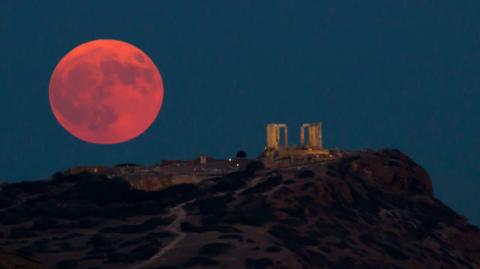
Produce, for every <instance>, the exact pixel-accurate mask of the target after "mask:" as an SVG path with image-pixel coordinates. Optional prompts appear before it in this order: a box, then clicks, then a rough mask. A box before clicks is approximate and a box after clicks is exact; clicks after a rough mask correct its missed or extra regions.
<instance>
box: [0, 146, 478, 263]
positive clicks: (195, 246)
mask: <svg viewBox="0 0 480 269" xmlns="http://www.w3.org/2000/svg"><path fill="white" fill-rule="evenodd" d="M238 167H239V169H237V170H235V171H228V173H221V174H219V175H218V176H215V177H210V178H205V177H204V176H201V177H195V180H192V181H181V183H177V182H175V180H174V178H173V180H171V181H169V182H170V183H169V184H166V185H165V184H164V185H162V186H161V187H156V188H155V190H153V191H147V190H144V189H135V188H132V186H133V185H132V183H131V181H129V180H126V179H125V177H122V175H121V174H118V173H103V172H101V171H100V172H99V171H98V170H96V171H95V173H91V172H90V173H88V172H79V173H57V174H56V175H55V176H54V177H53V178H52V179H49V180H43V181H35V182H24V183H15V184H9V185H5V186H3V187H2V189H1V190H0V249H2V250H3V251H8V252H10V253H16V254H18V255H22V256H25V257H31V258H33V259H35V260H38V261H40V262H42V263H43V264H45V265H47V266H51V267H55V268H59V269H75V268H79V269H80V268H82V269H83V268H90V269H94V268H101V269H110V268H112V269H113V268H132V269H134V268H136V269H142V268H145V269H147V268H151V269H175V268H252V269H262V268H276V269H282V268H295V269H296V268H369V269H372V268H395V269H399V268H472V269H474V268H480V230H479V229H478V228H477V227H475V226H472V225H470V224H468V222H467V220H466V219H465V218H464V217H462V216H460V215H458V214H457V213H455V212H454V211H453V210H451V209H450V208H449V207H447V206H445V205H444V204H443V203H442V202H441V201H439V200H438V199H436V198H435V197H434V195H433V191H432V183H431V181H430V179H429V177H428V175H427V173H426V172H425V171H424V170H423V169H422V168H421V167H420V166H418V165H417V164H416V163H415V162H414V161H412V160H411V159H410V158H408V157H407V156H405V155H404V154H402V153H401V152H399V151H397V150H382V151H362V152H346V153H345V154H342V156H341V157H338V158H332V159H328V160H310V161H309V162H304V163H301V162H298V163H294V164H292V165H285V166H275V165H271V164H270V165H267V166H266V167H264V166H263V164H262V163H261V162H260V161H258V160H256V161H251V162H246V163H243V164H242V165H241V166H238ZM144 170H145V169H144ZM149 180H152V178H151V177H150V178H149ZM158 180H161V178H159V179H158ZM2 266H3V265H2V262H1V261H0V268H2ZM3 268H10V267H5V266H4V267H3ZM12 268H15V267H12ZM17 268H35V267H17Z"/></svg>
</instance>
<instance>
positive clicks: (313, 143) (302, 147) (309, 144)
mask: <svg viewBox="0 0 480 269" xmlns="http://www.w3.org/2000/svg"><path fill="white" fill-rule="evenodd" d="M266 131H267V134H266V148H265V152H264V153H265V154H264V156H266V157H269V158H283V157H288V158H297V157H299V158H303V157H308V156H313V157H315V158H324V157H325V156H327V155H329V154H330V153H329V151H328V150H326V149H325V148H324V147H323V135H322V123H321V122H317V123H305V124H302V125H301V127H300V143H299V144H298V145H290V144H289V142H288V126H287V125H286V124H284V123H269V124H267V129H266ZM282 136H283V139H282Z"/></svg>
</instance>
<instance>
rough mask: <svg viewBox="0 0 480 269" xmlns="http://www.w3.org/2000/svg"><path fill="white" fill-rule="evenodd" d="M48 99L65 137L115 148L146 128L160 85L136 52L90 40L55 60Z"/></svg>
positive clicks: (151, 67) (159, 96)
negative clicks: (63, 129) (68, 136)
mask: <svg viewBox="0 0 480 269" xmlns="http://www.w3.org/2000/svg"><path fill="white" fill-rule="evenodd" d="M49 98H50V106H51V108H52V111H53V114H54V115H55V117H56V119H57V120H58V122H59V123H60V125H61V126H62V127H63V128H65V130H67V131H68V132H69V133H70V134H72V135H73V136H75V137H77V138H79V139H81V140H83V141H86V142H89V143H95V144H116V143H122V142H126V141H129V140H131V139H133V138H135V137H137V136H139V135H141V134H142V133H143V132H145V131H146V130H147V129H148V128H149V127H150V125H151V124H152V123H153V121H154V120H155V118H156V117H157V115H158V113H159V112H160V109H161V106H162V102H163V82H162V77H161V75H160V72H159V71H158V69H157V67H156V66H155V64H154V63H153V61H152V60H151V59H150V58H149V57H148V56H147V55H146V54H145V53H144V52H142V51H141V50H140V49H139V48H137V47H135V46H133V45H131V44H129V43H126V42H123V41H118V40H110V39H108V40H107V39H105V40H94V41H90V42H87V43H84V44H81V45H79V46H77V47H75V48H74V49H73V50H71V51H70V52H68V53H67V54H66V55H65V56H64V57H63V58H62V59H61V60H60V62H59V63H58V64H57V66H56V67H55V69H54V71H53V74H52V77H51V79H50V87H49Z"/></svg>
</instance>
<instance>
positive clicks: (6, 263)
mask: <svg viewBox="0 0 480 269" xmlns="http://www.w3.org/2000/svg"><path fill="white" fill-rule="evenodd" d="M0 269H47V267H45V266H43V265H41V264H39V263H38V262H36V261H32V260H30V259H28V258H25V257H19V256H16V255H10V254H6V253H2V252H0Z"/></svg>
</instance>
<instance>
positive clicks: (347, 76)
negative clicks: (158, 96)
mask: <svg viewBox="0 0 480 269" xmlns="http://www.w3.org/2000/svg"><path fill="white" fill-rule="evenodd" d="M124 2H125V3H119V1H16V0H11V1H1V2H0V34H1V35H0V56H1V61H0V74H1V75H0V122H1V123H2V124H1V127H0V130H1V131H0V179H1V180H9V181H18V180H24V179H29V180H30V179H38V178H46V177H48V176H50V175H51V174H53V173H54V172H55V171H58V170H64V169H66V168H68V167H71V166H78V165H90V164H99V165H112V164H117V163H125V162H133V163H140V164H153V163H157V162H160V161H161V160H162V159H191V158H195V157H197V156H198V155H199V154H207V155H212V156H215V157H222V158H223V157H228V156H231V155H233V154H235V153H236V151H237V150H239V149H244V150H245V151H246V152H247V154H249V156H256V155H258V154H259V153H260V151H261V150H262V149H263V147H264V143H265V124H266V123H268V122H282V123H283V122H284V123H287V124H289V126H290V137H291V138H290V142H291V143H293V144H295V143H298V130H297V129H298V127H299V126H300V124H301V123H303V122H316V121H323V123H324V138H325V144H326V146H327V147H331V148H333V147H337V148H341V149H363V148H372V149H379V148H398V149H400V150H401V151H403V152H405V153H407V154H408V155H409V156H411V157H412V158H413V159H414V160H415V161H416V162H418V163H419V164H420V165H422V166H423V167H424V168H425V169H426V170H427V171H428V172H429V174H430V175H431V177H432V181H433V185H434V192H435V194H436V196H437V197H439V198H440V199H441V200H442V201H444V202H445V203H446V204H447V205H449V206H451V207H452V208H454V209H455V210H457V211H458V212H460V213H462V214H464V215H466V216H468V217H469V219H470V220H471V221H472V222H474V223H476V224H480V201H479V194H480V178H479V175H480V164H479V159H480V158H479V154H480V136H479V133H480V126H479V123H480V120H479V116H480V108H479V105H480V1H478V0H463V1H451V0H449V1H439V0H422V1H419V0H411V1H383V0H378V1H359V0H358V1H338V0H331V1H319V0H315V1H258V0H257V1H253V0H252V1H178V0H176V1H168V2H167V1H124ZM206 3H208V5H207V4H206ZM94 39H119V40H123V41H126V42H129V43H132V44H134V45H135V46H137V47H139V48H140V49H142V50H143V51H144V52H146V53H147V54H148V55H149V56H150V57H151V58H152V60H153V61H154V62H155V63H156V65H157V67H158V68H159V70H160V72H161V74H162V76H163V80H164V87H165V96H164V103H163V107H162V111H161V112H160V114H159V116H158V118H157V120H156V121H155V122H154V124H153V125H152V126H151V127H150V129H149V130H148V131H147V132H146V133H144V134H143V135H141V136H140V137H138V138H137V139H135V140H133V141H130V142H127V143H124V144H119V145H113V146H112V145H94V144H88V143H85V142H82V141H80V140H78V139H77V138H75V137H73V136H71V135H70V134H69V133H67V132H66V131H65V130H64V129H63V128H62V127H61V126H60V125H59V124H58V123H57V121H56V119H55V118H54V116H53V114H52V112H51V109H50V105H49V100H48V85H49V80H50V75H51V74H52V72H53V69H54V68H55V65H56V64H57V63H58V61H59V60H60V59H61V58H62V57H63V56H64V55H65V54H66V53H67V52H68V51H70V50H71V49H72V48H74V47H75V46H77V45H79V44H81V43H84V42H87V41H90V40H94Z"/></svg>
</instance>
